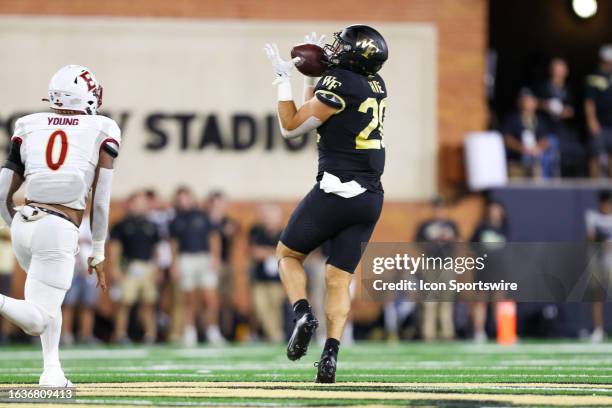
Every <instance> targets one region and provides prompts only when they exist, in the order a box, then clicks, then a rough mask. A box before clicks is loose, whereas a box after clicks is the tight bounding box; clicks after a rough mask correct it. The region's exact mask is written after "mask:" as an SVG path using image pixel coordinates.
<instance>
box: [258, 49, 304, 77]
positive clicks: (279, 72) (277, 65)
mask: <svg viewBox="0 0 612 408" xmlns="http://www.w3.org/2000/svg"><path fill="white" fill-rule="evenodd" d="M264 50H265V51H266V54H267V55H268V58H269V59H270V62H271V63H272V69H273V70H274V73H275V74H276V79H275V80H274V82H272V84H274V85H277V84H280V83H282V82H289V78H291V72H292V71H293V68H294V67H295V63H296V62H299V61H300V58H299V57H295V58H293V59H292V60H289V61H284V60H283V59H282V58H281V57H280V53H279V51H278V47H277V46H276V44H266V46H265V47H264Z"/></svg>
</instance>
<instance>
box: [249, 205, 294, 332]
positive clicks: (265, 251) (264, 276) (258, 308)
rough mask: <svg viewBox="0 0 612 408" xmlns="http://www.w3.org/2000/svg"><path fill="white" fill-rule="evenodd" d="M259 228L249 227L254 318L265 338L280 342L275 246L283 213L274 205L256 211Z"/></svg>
mask: <svg viewBox="0 0 612 408" xmlns="http://www.w3.org/2000/svg"><path fill="white" fill-rule="evenodd" d="M259 212H260V220H261V222H262V223H261V224H256V225H254V226H253V227H251V231H250V232H249V237H250V240H249V244H250V250H251V261H252V266H251V278H252V282H253V286H252V287H253V304H254V307H255V316H256V317H257V320H258V321H259V324H260V325H261V328H262V330H263V332H264V334H265V336H266V338H267V339H268V340H270V341H273V342H277V343H278V342H282V341H283V339H284V335H283V304H284V302H285V293H284V291H283V288H282V286H281V282H280V277H279V274H278V260H277V259H276V245H277V244H278V240H279V239H280V234H281V232H282V230H283V213H282V210H281V208H280V207H278V206H276V205H263V206H261V207H260V209H259Z"/></svg>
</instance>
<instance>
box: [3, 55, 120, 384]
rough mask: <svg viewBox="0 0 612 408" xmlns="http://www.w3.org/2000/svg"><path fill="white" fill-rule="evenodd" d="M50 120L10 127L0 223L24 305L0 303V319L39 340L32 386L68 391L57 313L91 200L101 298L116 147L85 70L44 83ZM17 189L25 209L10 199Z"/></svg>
mask: <svg viewBox="0 0 612 408" xmlns="http://www.w3.org/2000/svg"><path fill="white" fill-rule="evenodd" d="M48 102H49V104H50V107H51V111H50V112H46V113H35V114H32V115H28V116H24V117H22V118H20V119H19V120H17V122H16V123H15V132H14V134H13V137H12V139H11V146H10V151H9V154H8V158H7V161H6V163H5V165H4V167H3V168H2V170H0V216H2V218H3V219H4V221H5V222H6V223H7V224H8V225H9V226H10V227H11V237H12V242H13V251H14V252H15V257H16V258H17V260H18V262H19V264H20V265H21V267H22V268H23V269H24V270H25V271H26V272H27V279H26V282H25V300H18V299H13V298H10V297H7V296H2V295H0V315H2V316H4V317H5V318H7V319H8V320H10V321H11V322H13V323H14V324H16V325H17V326H19V327H21V328H22V329H23V330H24V331H25V332H26V333H28V334H30V335H32V336H40V339H41V343H42V349H43V360H44V371H43V373H42V375H41V376H40V380H39V384H40V385H41V386H49V387H71V386H72V383H71V382H70V381H68V380H67V379H66V377H65V375H64V371H63V370H62V367H61V364H60V361H59V350H58V348H59V341H60V332H61V327H62V313H61V305H62V302H63V300H64V295H65V294H66V291H67V290H68V289H69V287H70V284H71V281H72V275H73V272H74V265H75V255H76V254H77V252H78V250H79V249H78V239H79V229H78V227H79V225H80V224H81V221H82V219H83V212H84V210H85V206H86V201H87V198H88V196H89V194H90V192H91V217H90V219H91V230H92V236H93V248H92V253H91V254H90V256H89V258H88V263H89V269H90V270H89V272H90V273H93V271H95V272H96V274H97V276H98V286H99V287H100V288H101V289H102V290H106V280H105V274H104V242H105V240H106V233H107V229H108V211H109V202H110V193H111V182H112V177H113V160H114V159H115V157H117V154H118V151H119V145H120V143H121V132H120V130H119V127H118V126H117V124H116V123H115V122H114V121H113V120H112V119H109V118H107V117H104V116H100V115H97V111H98V109H99V108H100V105H101V104H102V87H101V86H100V84H99V83H98V81H97V79H96V77H95V76H94V75H93V73H92V72H91V71H90V70H89V69H87V68H86V67H83V66H79V65H68V66H65V67H63V68H61V69H60V70H59V71H57V72H56V73H55V75H54V76H53V78H51V82H50V83H49V99H48ZM24 182H25V205H24V206H22V207H18V208H14V204H13V195H14V193H15V192H16V191H17V190H18V189H19V187H20V186H21V185H22V184H23V183H24Z"/></svg>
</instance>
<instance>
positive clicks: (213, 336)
mask: <svg viewBox="0 0 612 408" xmlns="http://www.w3.org/2000/svg"><path fill="white" fill-rule="evenodd" d="M174 202H175V211H176V216H175V218H174V219H173V220H172V222H171V223H170V238H171V245H172V253H173V260H174V261H173V264H172V271H173V272H172V274H173V275H174V276H176V277H177V280H178V282H179V287H180V289H181V292H182V295H183V296H182V298H183V304H184V316H185V327H184V332H183V342H184V345H185V346H188V347H192V346H195V345H196V344H197V342H198V332H197V328H196V316H197V313H196V306H197V303H198V301H199V300H200V301H201V303H203V305H204V324H205V328H206V339H207V340H208V342H209V343H211V344H223V343H225V339H224V338H223V336H222V334H221V330H219V294H218V292H217V288H218V284H219V263H220V261H219V256H220V249H221V243H220V237H219V233H218V231H216V226H215V225H213V223H212V221H211V220H210V217H209V216H208V214H207V213H206V212H205V211H203V210H201V209H199V208H198V207H197V203H196V200H195V198H194V196H193V193H192V192H191V190H190V189H189V188H187V187H180V188H179V189H178V190H177V191H176V194H175V197H174Z"/></svg>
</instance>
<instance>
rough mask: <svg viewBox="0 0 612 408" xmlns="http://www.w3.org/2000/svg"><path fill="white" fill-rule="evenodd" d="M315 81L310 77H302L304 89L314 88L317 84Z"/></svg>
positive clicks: (315, 79)
mask: <svg viewBox="0 0 612 408" xmlns="http://www.w3.org/2000/svg"><path fill="white" fill-rule="evenodd" d="M317 79H318V78H315V77H311V76H304V88H306V87H307V86H312V87H314V86H315V85H316V84H317Z"/></svg>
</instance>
